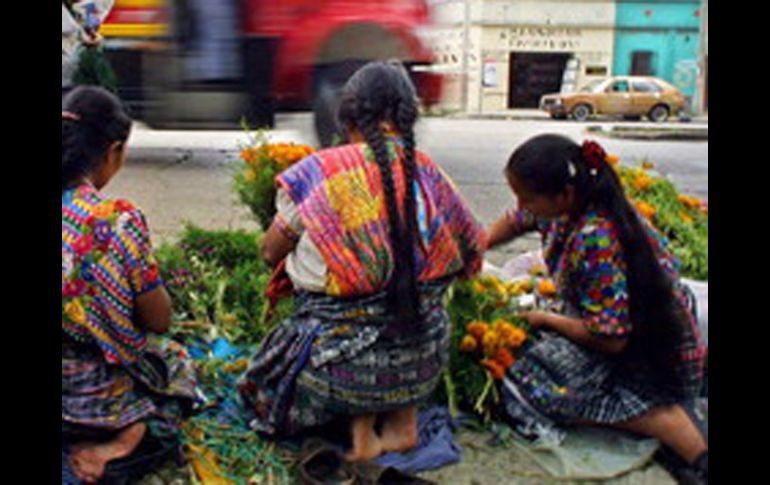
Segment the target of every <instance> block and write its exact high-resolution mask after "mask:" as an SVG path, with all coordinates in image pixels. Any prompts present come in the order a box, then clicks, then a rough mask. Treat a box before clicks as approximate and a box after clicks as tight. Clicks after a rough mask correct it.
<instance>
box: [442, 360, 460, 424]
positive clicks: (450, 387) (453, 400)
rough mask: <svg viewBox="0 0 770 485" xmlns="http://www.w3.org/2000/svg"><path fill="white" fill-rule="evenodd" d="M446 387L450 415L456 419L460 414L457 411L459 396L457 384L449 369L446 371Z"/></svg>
mask: <svg viewBox="0 0 770 485" xmlns="http://www.w3.org/2000/svg"><path fill="white" fill-rule="evenodd" d="M444 385H445V386H446V394H447V401H448V402H447V405H448V407H449V414H450V415H451V416H452V417H453V418H456V417H457V415H458V414H459V411H458V409H457V396H456V395H455V383H454V381H453V380H452V374H451V372H450V371H449V370H448V369H447V370H446V371H444Z"/></svg>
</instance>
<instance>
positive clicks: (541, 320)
mask: <svg viewBox="0 0 770 485" xmlns="http://www.w3.org/2000/svg"><path fill="white" fill-rule="evenodd" d="M550 315H552V314H550V313H548V312H544V311H540V310H532V311H528V312H525V313H523V314H522V315H521V316H522V317H524V319H526V320H527V323H529V326H530V327H532V328H544V327H546V326H548V321H549V317H550Z"/></svg>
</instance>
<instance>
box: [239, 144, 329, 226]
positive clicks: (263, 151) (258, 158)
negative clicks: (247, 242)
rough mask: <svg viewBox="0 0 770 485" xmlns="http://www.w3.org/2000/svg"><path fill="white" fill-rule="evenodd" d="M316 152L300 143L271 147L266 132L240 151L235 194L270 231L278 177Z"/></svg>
mask: <svg viewBox="0 0 770 485" xmlns="http://www.w3.org/2000/svg"><path fill="white" fill-rule="evenodd" d="M314 152H315V150H314V149H313V148H312V147H310V146H308V145H302V144H297V143H270V142H269V140H268V138H267V136H266V135H265V134H264V132H261V131H257V132H256V133H255V134H253V135H250V136H249V140H248V142H247V143H246V144H244V145H242V146H241V147H240V156H239V160H240V162H241V163H240V167H239V171H238V172H237V173H236V175H235V178H234V186H235V191H236V193H237V194H238V197H239V198H240V200H241V202H243V203H244V204H245V205H246V206H247V207H248V208H249V209H250V210H251V212H252V213H253V214H254V216H255V217H256V218H257V220H258V221H259V223H260V225H261V226H262V229H265V230H266V229H267V228H268V227H269V226H270V223H271V222H272V219H273V216H274V215H275V194H276V188H275V176H276V175H278V174H279V173H281V172H282V171H284V170H286V169H287V168H289V167H291V166H292V165H294V164H295V163H297V162H298V161H300V160H302V159H303V158H305V157H307V156H308V155H310V154H312V153H314Z"/></svg>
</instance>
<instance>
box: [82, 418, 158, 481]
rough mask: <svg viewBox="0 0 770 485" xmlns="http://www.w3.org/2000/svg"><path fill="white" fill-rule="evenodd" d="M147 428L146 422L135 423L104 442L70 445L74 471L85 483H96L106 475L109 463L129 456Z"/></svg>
mask: <svg viewBox="0 0 770 485" xmlns="http://www.w3.org/2000/svg"><path fill="white" fill-rule="evenodd" d="M146 429H147V427H146V426H145V424H144V423H136V424H133V425H131V426H129V427H127V428H125V429H123V430H122V431H120V432H119V433H118V435H117V436H116V437H115V439H113V440H111V441H107V442H104V443H90V442H89V443H77V444H75V445H72V447H70V464H71V465H72V471H73V472H74V473H75V476H77V477H78V478H79V479H81V480H82V481H84V482H85V483H96V482H97V481H99V479H100V478H102V475H104V467H105V466H107V463H108V462H110V461H112V460H115V459H118V458H123V457H124V456H128V455H130V454H131V452H132V451H134V449H135V448H136V447H137V445H138V444H139V442H140V441H141V440H142V437H143V436H144V432H145V430H146Z"/></svg>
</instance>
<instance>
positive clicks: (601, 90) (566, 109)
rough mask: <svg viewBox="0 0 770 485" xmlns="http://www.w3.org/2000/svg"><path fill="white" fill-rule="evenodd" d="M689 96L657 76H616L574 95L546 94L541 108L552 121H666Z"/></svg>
mask: <svg viewBox="0 0 770 485" xmlns="http://www.w3.org/2000/svg"><path fill="white" fill-rule="evenodd" d="M685 103H686V100H685V97H684V96H683V95H682V93H681V92H680V91H679V90H678V89H677V88H675V87H674V86H672V85H671V84H669V83H667V82H666V81H664V80H662V79H658V78H654V77H643V76H613V77H609V78H605V79H600V80H596V81H593V82H590V83H588V84H587V85H585V86H584V87H583V88H582V89H580V90H579V91H577V92H574V93H557V94H546V95H543V96H542V97H541V98H540V109H542V110H544V111H547V112H548V113H549V114H550V115H551V117H552V118H555V119H566V118H567V117H568V116H570V117H572V118H573V119H574V120H576V121H585V120H587V119H588V118H589V117H590V116H592V115H611V116H624V117H627V118H636V119H638V118H641V117H642V116H647V118H649V119H650V120H652V121H655V122H661V121H666V120H667V119H668V117H669V116H672V115H675V114H677V113H679V112H680V111H682V110H683V109H684V107H685Z"/></svg>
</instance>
